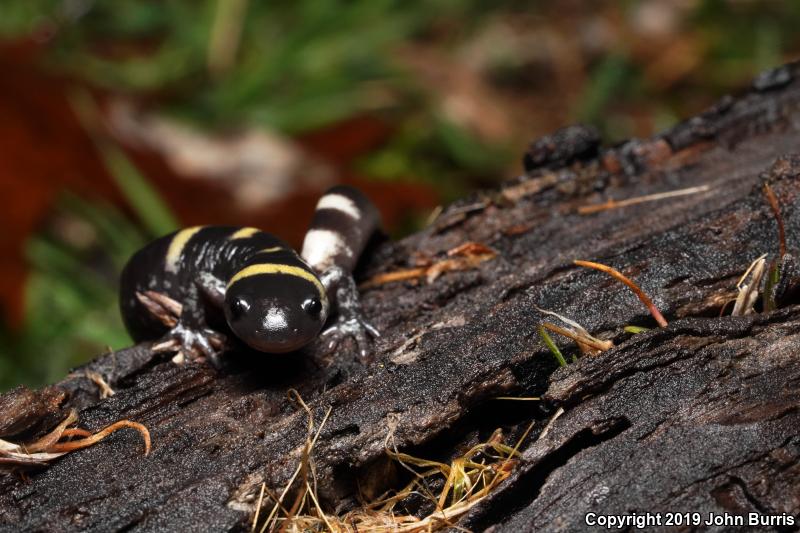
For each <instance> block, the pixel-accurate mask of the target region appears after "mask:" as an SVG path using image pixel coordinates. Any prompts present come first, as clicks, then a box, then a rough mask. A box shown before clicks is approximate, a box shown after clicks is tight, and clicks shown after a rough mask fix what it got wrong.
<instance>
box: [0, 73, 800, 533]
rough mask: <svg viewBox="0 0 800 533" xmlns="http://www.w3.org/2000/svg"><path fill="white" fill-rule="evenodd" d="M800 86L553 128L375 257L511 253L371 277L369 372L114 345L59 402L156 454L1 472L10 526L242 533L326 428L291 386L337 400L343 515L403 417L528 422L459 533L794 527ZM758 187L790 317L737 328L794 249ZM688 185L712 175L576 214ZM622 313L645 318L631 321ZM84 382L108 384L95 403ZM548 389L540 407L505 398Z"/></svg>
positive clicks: (761, 82) (326, 485) (333, 414)
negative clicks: (656, 314)
mask: <svg viewBox="0 0 800 533" xmlns="http://www.w3.org/2000/svg"><path fill="white" fill-rule="evenodd" d="M798 77H800V67H799V66H797V65H789V66H786V67H782V68H781V69H778V70H776V71H771V72H769V73H766V74H764V75H762V76H760V77H759V78H758V79H757V80H756V82H754V85H753V88H752V89H750V90H749V91H748V92H745V93H744V94H743V95H741V96H740V97H738V98H731V97H728V98H725V99H723V100H722V101H721V102H720V103H719V104H717V105H716V106H715V107H714V108H712V109H710V110H709V111H707V112H705V113H703V114H701V115H699V116H697V117H694V118H692V119H690V120H688V121H686V122H684V123H682V124H680V125H678V126H677V127H675V128H673V129H671V130H669V131H668V132H666V133H664V134H662V135H659V136H657V137H655V138H652V139H647V140H632V141H629V142H626V143H624V144H621V145H619V146H616V147H614V148H610V149H602V148H600V147H599V146H597V142H598V141H597V138H596V135H594V134H593V133H592V132H591V131H590V130H582V129H581V128H580V127H573V128H571V129H570V130H568V131H566V132H560V133H559V134H557V135H555V136H553V137H552V138H548V139H544V140H542V141H540V142H538V143H536V144H535V145H534V146H533V147H532V153H531V154H529V157H528V158H527V159H526V164H527V167H528V168H527V169H526V172H527V173H526V175H525V176H523V177H521V178H519V179H517V180H515V181H514V182H512V183H508V184H506V185H505V186H504V187H503V188H502V190H500V191H499V192H496V193H486V194H483V195H477V196H475V197H473V198H470V199H466V200H464V201H462V202H459V203H457V204H455V205H452V206H450V207H448V208H447V209H445V210H444V212H443V213H442V214H441V215H440V216H439V217H438V218H437V220H435V221H434V222H433V223H432V224H431V225H430V227H428V228H427V229H425V230H423V231H422V232H420V233H418V234H416V235H413V236H411V237H408V238H406V239H404V240H402V241H399V242H396V243H385V244H383V245H381V246H380V247H378V248H376V249H375V250H373V253H372V254H371V255H370V259H369V261H368V262H367V264H366V265H364V268H363V271H362V272H361V274H360V276H361V279H362V280H367V279H384V280H386V279H392V278H391V276H383V277H381V275H385V274H389V273H392V272H397V271H403V270H407V269H412V268H416V267H418V266H419V265H420V264H424V265H430V264H434V263H436V262H437V261H441V260H444V259H446V257H447V252H448V251H449V250H454V249H457V248H458V247H459V246H462V245H464V244H465V243H479V244H481V245H485V246H488V247H490V248H491V249H492V250H493V251H495V252H496V253H497V255H496V256H495V257H494V258H491V259H489V260H486V261H481V262H475V264H474V265H471V268H469V269H467V270H463V269H455V270H449V271H445V272H442V273H441V274H440V275H439V276H438V277H437V278H436V279H434V280H433V281H430V282H426V280H424V279H413V280H407V281H402V282H394V283H380V284H374V285H373V286H372V287H369V288H367V289H365V292H364V305H365V310H366V314H367V316H368V317H369V319H370V321H372V322H373V323H374V324H375V325H376V326H377V327H378V328H379V329H380V330H381V332H382V334H383V335H382V337H381V338H380V339H379V340H378V341H377V343H376V344H375V349H374V353H373V354H372V356H371V359H370V361H368V362H361V361H359V360H358V357H357V355H356V351H355V348H354V347H353V346H341V347H339V348H338V349H337V350H336V351H335V352H329V351H328V350H327V349H326V347H325V346H323V345H322V344H321V343H320V344H318V345H315V346H312V347H310V348H309V349H307V350H306V351H305V352H304V353H303V354H301V355H291V356H277V357H268V356H254V355H252V354H232V355H231V356H230V357H229V358H228V360H229V364H228V366H227V367H226V368H224V369H223V370H221V371H217V370H214V369H213V368H210V367H208V366H203V365H188V366H176V365H175V364H174V363H172V362H171V361H169V357H168V356H162V355H156V354H153V353H151V351H150V350H149V346H148V345H139V346H135V347H133V348H130V349H127V350H122V351H119V352H116V353H112V354H106V355H104V356H102V357H100V358H98V359H96V360H95V361H93V362H92V363H90V364H89V365H87V367H86V368H83V369H79V370H77V371H75V372H74V373H73V374H72V375H70V376H68V377H67V378H66V379H65V380H64V381H62V382H61V383H59V384H58V385H57V386H58V388H59V389H60V390H62V391H64V392H66V393H67V394H68V399H61V400H60V401H61V405H60V408H61V409H64V410H66V409H69V408H78V409H80V413H79V417H80V421H81V424H82V427H85V428H86V429H88V430H91V431H96V430H97V429H99V428H101V427H104V426H106V425H108V424H109V423H112V422H114V421H116V420H119V419H130V420H133V421H136V422H140V423H142V424H144V425H145V426H147V427H148V428H149V430H150V433H151V436H152V452H151V453H150V455H149V456H147V457H144V456H143V455H142V453H141V443H140V441H139V440H138V439H139V436H138V435H137V434H136V433H135V432H130V433H126V432H118V433H117V434H115V435H113V436H111V437H108V438H107V439H106V440H105V441H104V442H102V443H99V444H97V445H95V446H93V447H91V448H88V449H86V450H81V451H79V452H74V453H71V454H69V455H67V456H65V457H63V458H60V459H58V460H57V461H56V462H54V463H53V464H52V465H50V466H48V467H47V468H44V469H40V470H35V471H31V472H27V473H26V475H25V476H15V475H9V476H5V477H2V478H0V524H3V526H2V527H3V528H4V529H8V530H28V531H33V530H63V531H67V530H78V529H83V530H92V531H108V530H121V529H125V530H135V531H165V530H172V531H183V530H188V529H193V530H198V531H201V530H209V531H225V530H231V529H232V530H247V529H249V527H250V523H251V521H252V519H253V515H254V512H255V504H256V502H257V500H258V499H259V494H260V493H261V487H262V484H263V486H264V487H265V489H268V491H269V493H273V494H276V493H279V492H280V491H281V490H282V488H283V487H284V486H285V484H286V482H287V480H288V479H289V478H290V477H291V476H292V474H293V472H294V471H295V469H296V467H297V464H298V460H299V458H300V456H301V454H302V453H303V450H304V449H305V448H304V446H305V443H306V438H307V429H308V428H307V417H306V413H305V412H304V410H303V409H301V408H300V406H299V405H298V403H297V401H296V400H295V399H294V396H291V395H289V394H288V391H289V390H290V389H295V390H296V391H297V392H298V393H299V395H300V396H301V397H302V398H303V400H304V401H305V402H306V403H307V404H308V406H309V407H310V409H311V411H312V412H313V414H314V416H315V418H316V419H317V420H318V421H319V420H321V419H323V417H324V415H325V413H326V412H327V411H328V409H330V416H329V418H328V419H327V420H326V424H325V426H324V427H323V429H322V431H321V433H320V435H319V438H318V440H317V442H316V443H315V446H314V449H313V456H314V461H315V464H316V477H317V481H318V483H319V486H318V490H317V493H316V494H317V495H318V497H319V499H320V502H319V503H320V505H321V506H322V507H323V508H324V509H325V510H326V511H327V512H328V513H331V514H336V513H343V512H345V511H347V510H348V509H352V508H354V507H357V506H358V505H359V499H360V498H362V497H364V498H366V497H369V496H374V495H377V494H380V493H381V492H382V491H384V490H387V489H391V488H397V487H400V486H402V485H403V484H404V483H405V481H407V477H405V476H406V474H405V473H404V471H403V470H402V469H400V468H396V467H395V466H393V462H392V460H390V459H389V458H388V457H387V454H386V450H385V442H386V439H387V435H388V434H389V433H390V431H391V432H392V436H393V443H394V445H396V447H397V449H398V450H400V451H403V452H406V453H410V454H414V455H416V456H419V457H428V458H431V459H437V460H444V461H448V460H450V459H451V458H452V457H454V456H456V455H458V454H459V453H461V451H463V450H464V449H465V447H466V448H469V447H470V446H472V445H474V444H475V443H477V442H482V441H484V442H485V441H486V439H489V438H490V436H491V435H492V433H493V431H494V430H495V429H496V428H497V427H503V428H504V430H505V431H504V433H505V435H506V436H507V438H508V442H514V440H515V438H518V437H519V436H521V434H522V432H523V431H524V429H525V428H526V427H527V426H528V425H529V424H530V422H531V421H534V422H535V424H534V426H533V431H532V432H531V434H530V435H529V436H528V437H527V439H526V440H525V441H524V442H523V443H522V445H521V448H520V451H521V454H522V455H521V458H520V460H519V461H518V462H517V463H515V464H516V467H515V469H514V471H513V473H512V474H511V476H510V477H509V478H508V479H506V480H505V481H503V482H502V483H500V484H499V486H497V487H496V488H495V489H494V490H493V491H492V492H491V493H490V494H489V496H488V497H487V498H486V499H484V500H482V501H481V502H480V503H479V504H477V505H475V506H473V507H471V508H470V509H469V510H468V511H467V512H466V513H465V514H463V515H461V516H460V517H456V518H454V519H452V520H451V521H452V523H453V525H457V526H460V527H466V528H471V529H474V530H483V529H486V528H488V527H490V526H494V527H495V531H519V530H525V529H529V528H537V529H542V530H548V531H553V530H562V531H574V530H576V529H581V528H583V527H585V526H584V517H585V515H586V513H588V512H594V513H598V514H609V513H615V514H624V513H629V512H634V511H635V512H639V513H644V512H648V511H650V512H653V513H655V512H662V513H663V512H667V511H689V512H700V513H703V514H707V513H708V512H715V513H723V512H731V513H738V514H741V513H748V512H758V513H777V514H780V513H791V514H793V515H795V516H797V515H798V513H800V493H799V492H798V490H797V488H798V486H799V485H800V407H798V398H800V306H799V305H798V303H800V301H798V286H800V283H798V274H797V268H796V267H794V266H793V265H794V264H795V263H793V262H792V261H791V254H792V253H795V254H796V252H797V247H798V239H799V238H800V212H798V210H797V205H798V194H800V79H798ZM765 182H768V183H769V184H770V187H771V189H772V191H773V192H774V195H775V197H776V198H777V201H778V204H779V206H780V209H781V213H782V217H783V225H784V227H785V234H786V241H787V248H788V253H787V255H786V256H785V259H787V260H786V261H785V263H784V268H782V271H781V275H782V279H781V282H780V290H779V291H778V302H777V304H778V309H777V310H776V311H772V312H769V313H755V314H749V315H746V316H739V317H730V316H722V317H720V316H719V315H720V313H721V312H722V311H723V307H724V306H725V305H726V304H727V303H729V302H731V301H732V300H734V299H735V298H736V294H737V290H736V283H737V281H738V279H739V278H740V277H741V275H742V274H743V273H744V272H745V270H746V269H747V267H748V266H749V265H750V264H751V263H752V262H753V260H754V259H756V258H758V257H759V256H761V255H762V254H769V255H768V258H769V260H770V261H771V260H773V259H775V258H776V257H777V255H778V252H779V239H778V224H777V222H776V219H775V214H774V213H773V211H772V210H771V208H770V204H769V202H767V201H766V200H765V198H764V195H763V192H762V190H763V185H764V183H765ZM690 187H700V189H697V192H696V194H683V195H673V196H666V197H664V198H663V199H660V200H655V201H648V202H630V203H628V204H623V205H622V206H616V207H614V204H613V203H609V206H611V207H609V208H607V209H603V210H600V211H598V212H595V213H590V214H581V213H579V212H578V210H579V208H581V207H583V206H587V205H596V204H603V203H606V202H609V200H615V201H621V200H625V199H627V198H636V197H642V196H646V195H654V194H658V193H665V192H669V191H674V190H682V189H688V188H690ZM590 211H591V210H590ZM575 259H581V260H587V261H597V262H600V263H603V264H606V265H609V266H613V267H614V268H616V269H618V270H619V271H621V272H622V273H623V274H625V275H626V276H628V277H629V278H631V279H633V280H634V281H636V283H638V284H639V285H640V286H641V288H642V289H643V291H644V292H645V293H646V294H648V295H650V296H651V297H652V299H653V303H654V305H655V306H656V307H657V308H658V309H659V310H660V311H661V312H662V313H663V314H664V316H665V317H666V319H667V321H668V322H669V325H668V326H667V327H666V328H659V327H657V324H656V323H655V321H654V320H653V318H652V317H651V316H650V314H649V313H648V310H647V308H645V307H644V306H643V305H641V304H640V302H638V300H636V298H635V296H633V295H632V293H631V292H630V291H629V290H628V289H627V288H626V287H624V286H623V285H622V284H620V283H618V282H616V281H614V280H613V279H611V278H609V277H608V276H606V275H605V274H603V273H600V272H596V271H591V270H587V269H583V268H579V267H576V266H574V265H573V263H572V262H573V260H575ZM539 309H546V310H549V311H553V312H556V313H558V314H560V315H563V316H565V317H569V318H570V319H572V320H575V321H576V322H578V323H579V324H581V325H582V326H583V327H584V328H586V329H587V330H588V331H589V332H590V333H591V334H592V335H595V336H597V337H599V338H601V339H604V340H612V341H613V344H614V347H613V348H611V349H609V350H607V351H605V352H603V353H602V354H600V355H597V356H593V357H583V358H581V359H579V360H578V361H577V362H575V363H572V364H570V365H568V366H567V367H565V368H558V367H557V364H556V362H555V360H554V358H553V357H552V355H551V354H550V353H549V352H548V351H547V349H546V348H545V347H544V345H543V344H542V342H541V341H540V339H539V337H538V335H537V333H536V331H537V326H538V325H539V324H540V323H541V322H543V321H544V320H545V319H546V318H547V317H546V315H544V314H543V313H542V312H540V311H539ZM756 309H757V310H758V309H759V308H758V306H757V308H756ZM729 313H730V306H728V311H727V312H726V314H729ZM626 325H638V326H645V327H648V328H651V329H650V330H649V331H646V332H644V333H639V334H637V335H630V334H628V333H625V332H623V327H624V326H626ZM559 342H560V344H561V349H562V351H564V352H565V353H566V354H570V355H571V354H572V353H575V354H577V353H578V349H577V347H575V345H574V344H568V343H567V342H565V341H563V340H561V341H559ZM89 375H93V376H97V375H99V376H101V377H102V379H103V380H104V382H105V383H107V385H108V386H110V388H111V389H113V391H114V392H115V394H114V395H113V396H110V397H106V398H104V399H102V400H101V399H100V396H101V392H102V391H101V390H100V388H98V386H97V384H96V383H95V381H93V380H92V379H89V378H88V377H87V376H89ZM17 394H20V392H19V391H18V392H17ZM30 394H32V393H30ZM49 394H50V396H48V397H47V398H48V399H46V398H44V397H42V399H40V400H36V405H39V406H40V407H36V408H35V409H33V411H36V409H39V410H40V411H39V412H40V415H41V416H38V417H37V416H33V417H31V412H30V411H31V409H28V411H27V412H26V413H24V416H22V415H19V416H16V418H14V419H13V420H11V418H9V421H8V422H6V420H5V419H4V418H3V417H12V415H13V413H11V414H10V412H9V411H5V412H3V413H0V428H7V427H11V428H13V429H14V431H16V432H19V431H23V430H26V429H27V430H29V431H34V432H35V431H37V430H41V429H37V428H35V427H33V426H35V425H36V424H44V422H39V420H40V419H42V418H45V417H49V418H48V420H49V423H50V424H51V425H52V424H54V423H57V422H58V418H57V417H56V418H54V417H53V413H52V407H53V401H54V400H53V396H52V389H51V392H50V393H49ZM531 396H542V397H543V401H541V402H534V401H525V402H522V401H519V402H514V401H510V400H505V399H498V397H504V398H507V397H531ZM7 399H8V397H7V396H6V397H0V404H2V403H3V402H4V401H6V400H7ZM6 403H13V402H10V400H9V401H6ZM57 403H58V402H57ZM31 405H33V404H31ZM554 413H561V414H560V416H559V417H558V418H553V415H554ZM34 414H35V413H34ZM548 421H550V423H549V424H548ZM45 425H46V424H45ZM546 427H547V431H546V434H543V430H544V429H545V428H546ZM0 436H1V435H0ZM288 501H289V502H291V501H293V500H291V499H289V500H288ZM287 505H288V504H287ZM270 506H271V505H268V506H265V508H264V509H265V510H262V513H264V514H266V513H267V512H268V511H267V510H268V508H269V507H270ZM688 529H691V528H688ZM711 529H712V530H713V529H714V528H711ZM790 529H791V528H790ZM718 530H724V528H718Z"/></svg>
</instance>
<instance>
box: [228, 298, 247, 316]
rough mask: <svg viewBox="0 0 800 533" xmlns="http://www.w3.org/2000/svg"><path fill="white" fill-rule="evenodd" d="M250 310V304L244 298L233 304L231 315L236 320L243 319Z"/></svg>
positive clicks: (236, 300) (237, 299)
mask: <svg viewBox="0 0 800 533" xmlns="http://www.w3.org/2000/svg"><path fill="white" fill-rule="evenodd" d="M249 310H250V304H249V303H248V301H247V300H245V299H244V298H236V299H235V300H234V301H233V302H232V303H231V315H232V316H233V318H234V319H237V318H241V317H242V316H243V315H244V314H245V313H247V312H248V311H249Z"/></svg>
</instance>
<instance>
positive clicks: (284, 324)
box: [225, 271, 328, 353]
mask: <svg viewBox="0 0 800 533" xmlns="http://www.w3.org/2000/svg"><path fill="white" fill-rule="evenodd" d="M242 272H245V271H242ZM240 274H241V272H240ZM237 276H239V277H236V276H235V277H234V278H233V279H232V281H231V283H230V284H229V285H228V289H227V291H226V294H225V318H226V320H227V322H228V326H229V327H230V328H231V330H232V331H233V333H234V334H235V335H236V336H237V337H239V339H241V340H242V341H243V342H244V343H246V344H247V345H248V346H250V347H251V348H253V349H255V350H259V351H261V352H267V353H284V352H291V351H294V350H298V349H300V348H302V347H303V346H305V345H306V344H308V343H310V342H311V341H312V340H314V339H315V338H316V337H317V335H319V332H320V331H321V330H322V326H323V325H324V324H325V320H326V319H327V318H328V301H327V298H326V296H325V293H324V289H323V288H322V285H321V284H320V283H319V280H317V279H316V276H314V275H313V274H311V273H310V272H308V273H307V274H305V275H303V276H300V275H297V274H296V273H284V272H268V273H256V274H248V275H245V276H240V275H239V274H237ZM310 276H313V278H312V277H310ZM315 281H316V282H315Z"/></svg>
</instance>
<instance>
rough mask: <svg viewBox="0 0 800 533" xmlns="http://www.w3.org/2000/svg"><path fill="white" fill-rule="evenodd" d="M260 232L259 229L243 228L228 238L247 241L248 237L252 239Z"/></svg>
mask: <svg viewBox="0 0 800 533" xmlns="http://www.w3.org/2000/svg"><path fill="white" fill-rule="evenodd" d="M260 231H261V230H260V229H258V228H242V229H239V230H236V231H235V232H233V233H232V234H231V236H230V237H228V238H229V239H246V238H248V237H252V236H253V235H255V234H256V233H259V232H260Z"/></svg>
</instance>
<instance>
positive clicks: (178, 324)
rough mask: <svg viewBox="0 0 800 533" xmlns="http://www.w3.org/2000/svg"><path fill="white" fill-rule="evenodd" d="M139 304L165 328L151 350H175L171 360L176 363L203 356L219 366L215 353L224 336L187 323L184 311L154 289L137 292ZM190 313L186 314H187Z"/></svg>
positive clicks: (217, 356) (223, 345) (176, 303)
mask: <svg viewBox="0 0 800 533" xmlns="http://www.w3.org/2000/svg"><path fill="white" fill-rule="evenodd" d="M136 297H137V298H138V299H139V301H140V302H141V303H142V305H143V306H144V307H145V308H146V309H147V310H148V311H149V312H150V313H151V314H152V315H153V316H155V317H156V318H157V319H158V320H159V321H160V322H161V323H162V324H164V325H165V326H167V327H168V328H170V329H169V331H168V332H167V333H166V334H165V335H164V337H162V340H161V341H160V342H159V343H157V344H155V345H153V347H152V350H153V351H154V352H177V353H176V355H175V357H173V359H172V360H173V361H174V362H175V363H177V364H182V363H184V362H185V361H186V360H187V359H188V360H190V361H195V360H200V359H207V360H208V361H210V362H211V364H213V365H214V366H215V367H217V368H219V366H220V360H219V356H220V354H221V353H222V351H223V350H224V347H225V336H224V335H222V334H220V333H217V332H216V331H213V330H210V329H207V328H203V327H198V326H196V325H194V324H193V325H189V324H188V320H187V318H188V316H187V313H188V312H187V310H186V309H185V308H184V306H183V305H182V304H181V303H180V302H178V301H176V300H173V299H172V298H170V297H169V296H167V295H165V294H162V293H159V292H155V291H145V292H137V293H136ZM188 314H190V313H188Z"/></svg>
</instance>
